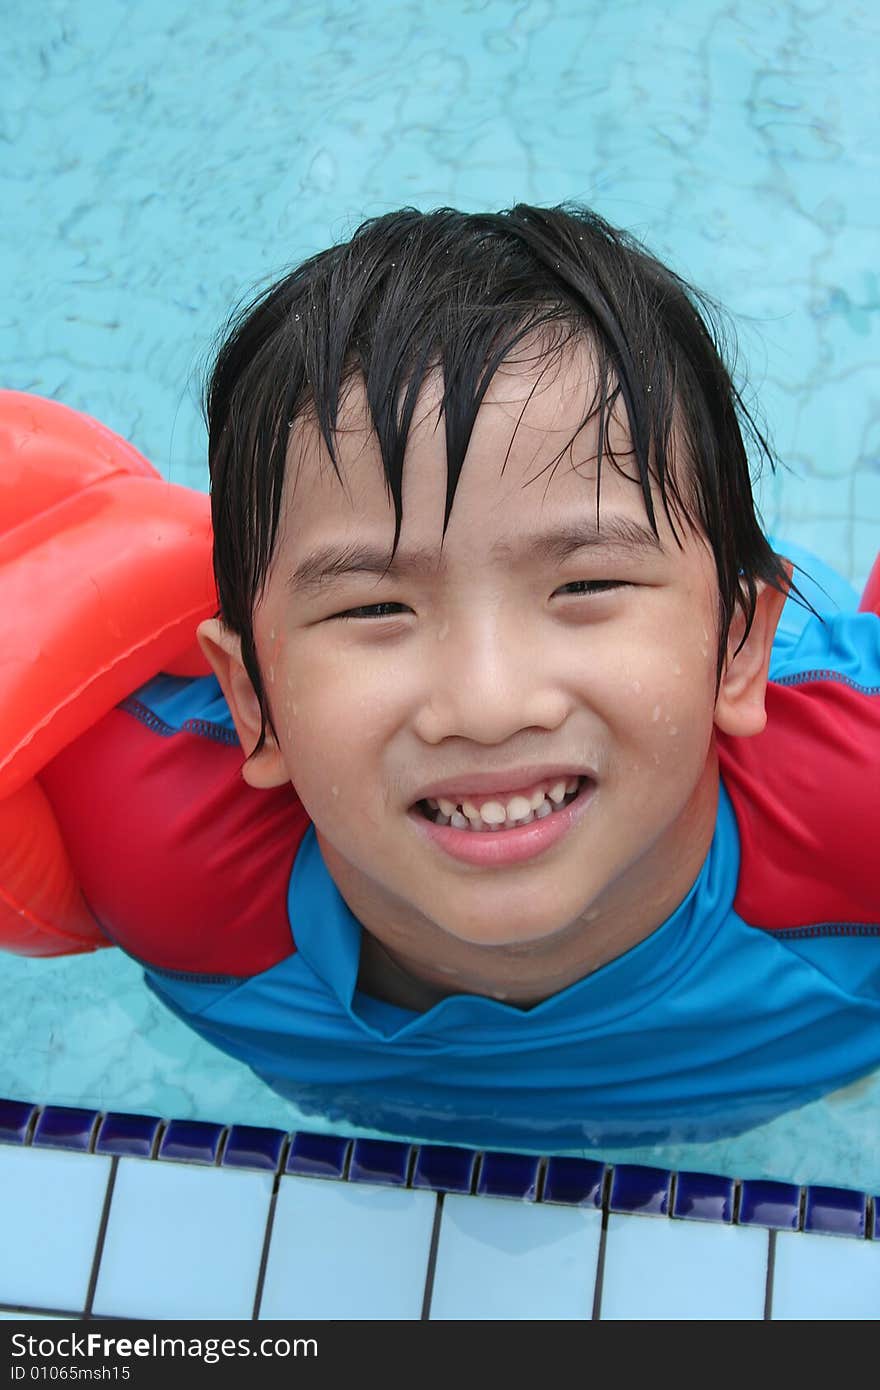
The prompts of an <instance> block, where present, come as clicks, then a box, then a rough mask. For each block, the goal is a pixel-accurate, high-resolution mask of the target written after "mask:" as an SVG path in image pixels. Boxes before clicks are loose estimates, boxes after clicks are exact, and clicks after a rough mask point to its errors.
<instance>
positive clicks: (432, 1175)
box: [413, 1144, 478, 1192]
mask: <svg viewBox="0 0 880 1390" xmlns="http://www.w3.org/2000/svg"><path fill="white" fill-rule="evenodd" d="M477 1157H478V1155H477V1154H476V1153H475V1152H474V1150H473V1149H458V1148H455V1147H453V1145H451V1144H423V1145H422V1147H421V1148H420V1149H419V1151H418V1153H417V1154H416V1166H415V1169H414V1170H413V1187H427V1188H430V1190H431V1191H432V1192H470V1190H471V1188H472V1187H473V1185H474V1169H475V1168H476V1165H477Z"/></svg>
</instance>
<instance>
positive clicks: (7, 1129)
mask: <svg viewBox="0 0 880 1390" xmlns="http://www.w3.org/2000/svg"><path fill="white" fill-rule="evenodd" d="M36 1112H37V1107H36V1106H35V1105H32V1104H31V1103H30V1101H27V1100H0V1144H23V1143H24V1142H25V1140H26V1139H27V1132H28V1126H29V1124H30V1122H31V1120H32V1119H33V1117H34V1115H35V1114H36Z"/></svg>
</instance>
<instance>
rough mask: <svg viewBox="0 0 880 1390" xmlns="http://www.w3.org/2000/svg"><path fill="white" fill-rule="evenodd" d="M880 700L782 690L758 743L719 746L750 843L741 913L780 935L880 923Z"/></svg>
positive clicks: (807, 687)
mask: <svg viewBox="0 0 880 1390" xmlns="http://www.w3.org/2000/svg"><path fill="white" fill-rule="evenodd" d="M878 747H880V699H878V695H877V693H873V694H871V693H867V692H866V691H865V690H859V689H856V688H853V686H852V685H850V684H847V683H846V682H845V681H841V680H835V679H829V678H826V679H820V678H819V673H817V675H816V678H815V679H812V680H809V681H805V682H804V683H802V684H795V685H783V684H778V685H777V684H774V683H773V682H771V683H770V684H769V685H768V688H767V727H766V729H765V730H764V732H763V733H762V734H759V735H758V736H757V737H756V738H728V737H727V736H725V735H718V753H719V759H720V764H721V774H722V777H723V780H724V785H725V787H726V788H727V791H728V792H729V794H730V798H731V801H732V803H733V809H734V813H735V815H736V820H737V824H738V827H739V832H740V844H741V862H740V873H739V882H738V887H737V895H736V899H735V902H734V907H735V909H736V911H737V912H738V913H739V914H740V916H741V917H742V918H743V919H744V920H745V921H746V922H749V923H751V925H753V926H756V927H765V928H769V929H771V930H773V929H776V930H779V929H782V928H798V927H810V926H816V925H830V924H835V925H837V926H839V927H844V928H846V927H850V928H852V929H855V928H857V927H859V926H876V925H877V924H878V920H880V875H878V872H877V848H878V844H880V796H878V773H877V769H878Z"/></svg>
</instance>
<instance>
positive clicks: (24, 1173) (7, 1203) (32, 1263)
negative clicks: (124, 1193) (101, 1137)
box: [0, 1144, 111, 1312]
mask: <svg viewBox="0 0 880 1390" xmlns="http://www.w3.org/2000/svg"><path fill="white" fill-rule="evenodd" d="M110 1165H111V1160H110V1159H109V1158H105V1157H101V1156H98V1155H95V1154H77V1153H66V1152H63V1151H60V1150H57V1149H34V1148H18V1147H17V1146H13V1145H5V1144H3V1145H0V1302H2V1303H26V1304H31V1305H32V1306H35V1307H38V1308H59V1309H69V1310H70V1311H71V1312H80V1311H81V1310H82V1309H83V1308H84V1306H85V1301H86V1295H87V1293H88V1287H89V1278H90V1275H91V1271H92V1263H93V1261H94V1256H95V1244H96V1241H97V1237H98V1230H99V1227H100V1223H101V1212H102V1210H103V1207H104V1198H105V1195H106V1192H107V1180H108V1178H109V1175H110Z"/></svg>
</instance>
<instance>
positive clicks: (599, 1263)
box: [590, 1164, 614, 1322]
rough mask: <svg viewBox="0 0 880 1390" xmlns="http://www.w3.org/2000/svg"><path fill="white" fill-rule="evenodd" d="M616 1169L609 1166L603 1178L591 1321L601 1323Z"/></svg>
mask: <svg viewBox="0 0 880 1390" xmlns="http://www.w3.org/2000/svg"><path fill="white" fill-rule="evenodd" d="M613 1177H614V1169H613V1167H612V1166H611V1165H610V1164H609V1166H608V1167H607V1168H606V1169H605V1172H604V1174H603V1176H602V1208H601V1210H602V1229H601V1232H600V1233H599V1249H598V1252H597V1254H596V1280H595V1283H594V1285H593V1311H592V1313H591V1315H590V1316H591V1321H593V1322H600V1321H601V1318H602V1281H603V1278H604V1275H605V1246H606V1243H607V1240H608V1217H609V1211H608V1204H609V1202H610V1200H611V1181H612V1178H613Z"/></svg>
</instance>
